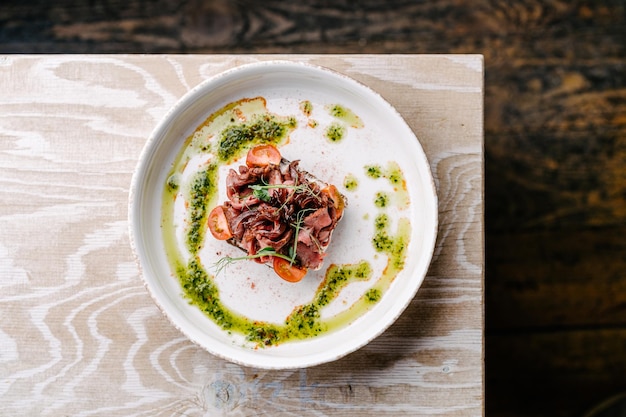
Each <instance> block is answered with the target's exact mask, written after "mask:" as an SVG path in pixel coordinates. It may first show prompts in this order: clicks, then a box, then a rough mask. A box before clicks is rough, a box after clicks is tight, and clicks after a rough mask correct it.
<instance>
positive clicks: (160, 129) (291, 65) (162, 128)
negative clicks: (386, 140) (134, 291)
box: [128, 59, 439, 369]
mask: <svg viewBox="0 0 626 417" xmlns="http://www.w3.org/2000/svg"><path fill="white" fill-rule="evenodd" d="M277 67H281V68H287V69H289V70H290V71H293V70H296V69H297V70H305V71H317V72H320V73H322V74H326V75H330V76H332V77H336V78H339V79H341V80H342V81H343V82H347V83H351V84H353V85H357V86H358V88H360V89H362V90H363V91H366V92H367V94H370V95H374V96H375V97H376V99H377V100H378V101H379V102H380V103H384V105H385V107H386V110H388V111H391V112H393V113H394V114H395V117H396V118H398V119H399V120H401V121H402V123H403V124H404V125H405V128H406V129H408V131H409V132H410V133H411V134H412V136H413V137H414V138H415V140H416V146H417V148H418V150H419V153H418V155H412V157H413V158H419V159H420V161H417V162H416V163H418V164H420V165H423V166H425V167H426V168H427V172H428V180H429V181H427V182H428V189H425V190H424V191H425V192H428V191H431V192H428V194H429V195H428V197H429V198H428V199H429V201H430V203H431V204H432V206H433V207H434V209H433V211H432V213H430V214H431V215H432V216H433V218H432V223H431V222H428V224H427V228H429V229H430V233H429V236H431V239H430V240H429V241H425V242H424V247H425V249H422V254H421V255H422V256H425V257H426V258H427V259H425V260H424V269H423V271H421V270H420V271H412V272H411V274H410V276H411V277H414V278H416V277H415V276H416V275H417V274H418V273H419V276H418V277H417V278H419V279H416V281H418V282H417V283H416V284H415V285H414V289H413V290H412V291H411V295H410V296H407V297H406V299H405V300H402V301H403V303H402V306H401V308H399V309H397V310H396V311H395V314H394V315H393V317H391V318H390V319H388V320H387V321H386V323H385V324H384V325H383V326H380V327H379V328H378V330H377V331H376V332H373V333H372V334H371V335H369V337H367V338H364V339H363V340H361V341H359V343H355V344H351V345H350V348H349V349H345V350H343V351H342V352H340V353H338V354H335V355H334V356H331V357H324V356H323V357H322V358H317V357H318V356H320V355H319V354H315V355H308V356H307V358H310V357H313V359H310V360H308V361H302V360H298V358H302V357H295V359H293V358H292V357H289V358H288V359H285V360H284V361H283V362H282V363H277V361H272V362H271V363H265V362H263V359H265V360H267V359H268V356H260V357H259V358H260V361H256V360H254V358H253V357H251V358H247V359H241V358H238V357H237V356H236V355H235V356H230V355H227V354H225V353H223V352H222V351H221V350H220V349H215V348H212V347H210V346H206V345H205V344H203V343H200V341H199V340H196V338H195V337H194V336H193V335H192V334H190V333H192V332H189V331H188V330H187V329H186V328H184V326H182V325H181V324H180V323H179V322H178V321H177V320H176V319H175V318H174V317H172V313H171V312H169V311H168V310H167V309H166V308H165V306H163V305H162V302H161V300H160V299H159V298H158V296H157V294H156V293H155V291H154V289H153V288H151V285H152V283H151V282H149V280H148V277H146V270H145V269H144V264H143V261H144V260H143V259H142V255H143V254H142V250H144V249H145V248H143V247H141V245H139V244H138V242H139V241H140V240H141V238H142V237H143V236H142V235H141V233H138V231H137V230H136V229H137V227H138V226H137V224H138V218H137V217H138V216H137V215H138V214H139V213H138V212H137V210H138V209H139V208H140V206H141V203H142V201H143V200H142V198H141V197H142V193H140V192H139V191H143V189H144V186H145V183H144V182H145V174H146V172H147V170H148V169H149V168H150V165H151V159H150V156H151V154H153V153H154V151H155V150H156V149H158V145H159V144H160V143H161V142H162V139H163V136H164V133H166V132H167V130H168V128H170V127H171V125H172V123H173V121H174V119H172V118H173V116H175V115H176V114H177V113H178V112H179V111H180V109H181V108H184V106H185V104H188V105H189V104H192V103H194V102H196V101H197V100H199V99H201V98H202V96H203V95H204V94H206V91H205V90H207V88H209V87H210V86H211V85H215V84H216V83H219V82H220V81H221V80H223V79H226V80H228V78H229V77H235V78H236V77H237V76H238V75H240V76H241V75H245V74H246V71H263V70H268V69H271V68H277ZM232 81H233V80H231V82H232ZM142 181H144V182H142ZM438 205H439V201H438V195H437V188H436V183H435V178H434V175H433V172H432V168H431V165H430V163H429V160H428V158H427V156H426V153H425V150H424V148H423V146H422V143H421V142H420V140H419V138H418V136H417V135H416V134H415V132H414V131H413V129H411V127H410V126H409V124H408V123H407V121H406V120H405V118H404V117H403V116H402V114H400V112H399V111H398V110H397V109H396V108H395V107H394V106H393V105H392V104H391V103H389V102H388V101H387V100H386V99H385V98H384V97H383V96H382V95H381V94H380V93H378V92H377V91H375V90H374V89H373V88H371V87H369V86H368V85H366V84H365V83H363V82H361V81H359V80H357V79H355V78H353V77H350V76H348V75H346V74H344V73H342V72H339V71H337V70H335V69H333V68H329V67H326V66H321V65H317V64H312V63H309V62H302V61H290V60H284V59H276V60H264V61H258V62H251V63H245V64H241V65H236V66H234V67H231V68H228V69H226V70H224V71H221V72H219V73H217V74H214V75H212V76H210V77H208V78H206V79H204V80H203V81H201V82H200V83H198V84H197V85H196V86H194V87H193V88H191V89H190V90H188V91H187V92H186V93H185V94H183V95H182V96H181V97H180V98H179V99H178V100H176V102H175V103H174V104H173V105H172V106H171V107H170V108H169V109H168V111H167V112H166V113H165V114H164V115H163V116H162V117H161V118H160V120H159V122H158V123H157V124H156V125H155V127H154V129H153V130H152V131H151V133H150V135H149V137H148V139H147V141H146V143H145V144H144V146H143V148H142V151H141V153H140V155H139V159H138V162H137V164H136V166H135V169H134V171H133V175H132V179H131V185H130V189H129V196H128V229H129V239H130V246H131V249H132V254H133V258H134V260H135V263H136V264H137V266H138V270H139V274H140V277H141V280H142V282H143V286H144V287H145V288H146V290H147V292H148V293H149V294H150V297H151V298H152V300H153V302H154V303H155V304H156V305H157V307H158V309H159V310H160V311H161V313H162V314H163V315H164V316H165V317H166V318H167V319H168V321H169V322H170V324H172V325H173V326H174V327H175V328H176V329H177V330H178V331H180V332H181V333H182V334H183V335H185V336H186V337H187V339H189V340H190V341H191V342H193V343H194V344H196V345H197V346H199V347H201V348H202V349H204V350H206V351H208V352H209V353H211V354H212V355H215V356H217V357H220V358H222V359H224V360H227V361H230V362H233V363H236V364H239V365H244V366H252V367H257V368H262V369H294V368H304V367H309V366H315V365H319V364H322V363H327V362H332V361H335V360H337V359H340V358H342V357H344V356H346V355H348V354H350V353H352V352H354V351H356V350H358V349H360V348H362V347H363V346H365V345H367V344H368V343H370V342H371V341H373V340H374V339H376V338H377V337H379V336H380V335H381V334H382V333H384V332H385V331H386V330H387V329H388V328H389V327H390V326H391V325H392V324H393V323H394V322H396V321H397V319H398V318H399V317H400V316H401V315H402V314H403V313H404V311H405V310H406V308H407V307H408V306H409V305H410V303H411V301H412V300H413V299H414V298H415V296H416V294H417V292H418V291H419V289H420V288H421V286H422V284H423V281H424V279H425V278H426V276H427V274H428V269H429V268H430V265H431V264H432V260H433V257H434V250H435V247H436V241H437V235H438V227H439V212H438ZM141 243H143V242H141ZM168 276H170V275H169V274H168ZM170 278H171V277H170ZM339 332H341V330H339ZM290 343H292V342H290ZM248 350H250V349H248ZM247 353H249V352H247ZM244 356H246V357H248V356H250V355H244ZM252 356H254V355H252Z"/></svg>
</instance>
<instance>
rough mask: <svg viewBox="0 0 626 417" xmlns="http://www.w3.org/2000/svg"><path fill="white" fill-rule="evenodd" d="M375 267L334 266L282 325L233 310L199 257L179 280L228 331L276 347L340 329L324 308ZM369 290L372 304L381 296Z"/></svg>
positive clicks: (190, 297) (193, 300) (196, 302)
mask: <svg viewBox="0 0 626 417" xmlns="http://www.w3.org/2000/svg"><path fill="white" fill-rule="evenodd" d="M371 274H372V269H371V266H370V264H369V262H367V261H361V262H359V263H357V264H353V265H332V266H331V267H330V268H328V270H327V271H326V276H325V278H324V280H323V281H322V283H321V284H320V286H319V288H318V289H317V291H316V294H315V297H314V299H313V301H312V302H311V303H309V304H304V305H301V306H298V307H296V308H295V309H294V310H293V311H292V312H291V314H290V315H289V316H288V317H287V318H286V319H285V322H284V323H282V324H277V323H267V322H260V321H255V320H252V319H249V318H247V317H245V316H243V315H241V314H238V313H235V312H233V311H231V310H230V309H229V308H228V307H226V306H225V305H224V304H223V303H222V302H221V301H220V297H219V289H218V287H217V286H216V285H215V283H214V277H212V276H211V275H209V274H208V273H207V272H206V271H205V270H204V268H203V267H202V265H201V263H200V261H199V259H197V258H195V257H194V258H192V259H191V261H190V262H189V264H188V265H187V267H180V268H178V270H177V275H178V279H179V280H180V283H181V285H182V287H183V289H184V290H185V294H186V296H187V298H188V300H189V301H190V302H191V303H192V304H193V305H196V306H197V307H198V308H199V309H200V310H202V311H203V312H204V313H205V314H206V315H207V316H209V317H210V318H211V319H212V320H213V321H214V322H215V323H216V324H217V325H219V326H220V327H221V328H222V329H224V330H225V331H228V332H234V333H239V334H241V335H243V336H244V337H245V338H246V340H247V341H249V342H252V343H253V344H255V345H256V346H273V345H276V344H279V343H283V342H287V341H292V340H301V339H307V338H310V337H315V336H317V335H319V334H321V333H323V332H326V331H332V330H336V329H337V328H339V327H341V326H342V325H343V324H344V323H342V322H341V321H337V320H336V319H335V320H332V321H327V320H324V319H322V318H321V310H322V309H323V308H324V307H325V306H327V305H328V304H330V303H331V302H332V301H333V300H334V299H335V298H336V297H337V296H338V295H339V293H340V292H341V290H342V289H343V288H345V286H346V285H348V284H349V283H351V282H354V281H358V280H367V279H369V278H370V276H371ZM373 294H374V293H372V292H371V291H368V293H367V294H366V295H364V296H363V297H362V298H364V299H367V300H368V302H369V303H370V304H371V303H373V302H376V301H378V298H380V297H378V298H376V297H375V295H373Z"/></svg>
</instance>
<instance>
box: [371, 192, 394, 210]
mask: <svg viewBox="0 0 626 417" xmlns="http://www.w3.org/2000/svg"><path fill="white" fill-rule="evenodd" d="M390 198H391V197H390V196H389V194H387V193H386V192H384V191H379V192H377V193H376V195H375V196H374V205H375V206H376V207H378V208H380V209H384V208H385V207H387V206H388V205H389V200H390Z"/></svg>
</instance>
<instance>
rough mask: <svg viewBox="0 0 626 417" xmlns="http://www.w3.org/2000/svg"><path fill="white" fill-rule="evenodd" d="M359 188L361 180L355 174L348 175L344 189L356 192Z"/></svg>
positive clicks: (344, 182) (344, 181) (344, 180)
mask: <svg viewBox="0 0 626 417" xmlns="http://www.w3.org/2000/svg"><path fill="white" fill-rule="evenodd" d="M358 186H359V180H358V179H357V178H356V177H355V176H354V175H353V174H348V175H346V177H345V178H344V179H343V187H344V188H345V189H346V190H348V191H355V190H356V189H357V187H358Z"/></svg>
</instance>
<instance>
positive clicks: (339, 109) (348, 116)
mask: <svg viewBox="0 0 626 417" xmlns="http://www.w3.org/2000/svg"><path fill="white" fill-rule="evenodd" d="M326 110H327V111H328V113H329V114H330V115H331V116H333V117H334V118H336V119H338V120H341V121H342V122H345V123H347V124H348V125H349V126H351V127H354V128H357V129H360V128H362V127H363V126H365V124H364V123H363V120H361V118H360V117H359V116H357V115H356V114H355V113H354V112H353V111H352V110H350V109H348V108H346V107H344V106H341V105H339V104H332V105H328V106H326Z"/></svg>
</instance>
